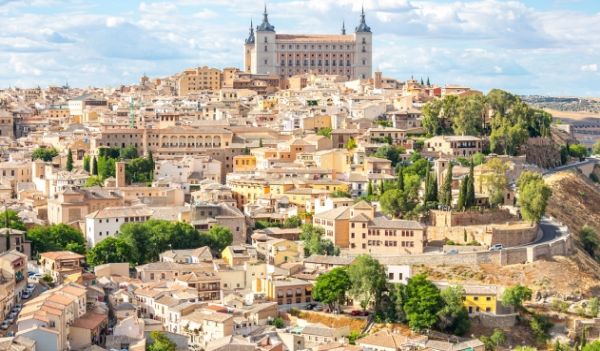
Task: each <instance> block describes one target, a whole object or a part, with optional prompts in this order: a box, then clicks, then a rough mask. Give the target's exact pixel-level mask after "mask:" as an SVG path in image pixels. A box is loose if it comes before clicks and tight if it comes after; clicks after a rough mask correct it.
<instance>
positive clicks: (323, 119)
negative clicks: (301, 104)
mask: <svg viewBox="0 0 600 351" xmlns="http://www.w3.org/2000/svg"><path fill="white" fill-rule="evenodd" d="M301 123H302V126H301V128H302V129H304V130H319V129H321V128H331V116H329V115H319V116H307V117H304V118H302V120H301Z"/></svg>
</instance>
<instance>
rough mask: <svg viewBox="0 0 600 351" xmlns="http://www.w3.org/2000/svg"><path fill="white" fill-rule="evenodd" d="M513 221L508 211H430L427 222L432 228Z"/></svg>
mask: <svg viewBox="0 0 600 351" xmlns="http://www.w3.org/2000/svg"><path fill="white" fill-rule="evenodd" d="M511 219H514V217H513V216H512V215H511V214H510V212H509V211H508V210H490V211H483V212H477V211H466V212H454V211H439V210H432V211H431V214H430V216H429V220H430V222H431V225H432V226H436V227H454V226H471V225H486V224H490V223H503V222H507V221H510V220H511Z"/></svg>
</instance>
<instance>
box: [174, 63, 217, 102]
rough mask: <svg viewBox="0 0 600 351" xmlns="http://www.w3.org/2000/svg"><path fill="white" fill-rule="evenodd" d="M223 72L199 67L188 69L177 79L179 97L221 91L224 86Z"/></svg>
mask: <svg viewBox="0 0 600 351" xmlns="http://www.w3.org/2000/svg"><path fill="white" fill-rule="evenodd" d="M221 77H222V74H221V71H220V70H218V69H216V68H209V67H206V66H204V67H198V68H191V69H186V70H185V71H183V72H182V73H181V74H180V75H179V77H177V85H176V86H177V95H179V96H185V95H188V94H197V93H201V92H205V91H207V90H213V91H214V90H219V89H221V86H222V78H221Z"/></svg>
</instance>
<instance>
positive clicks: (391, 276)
mask: <svg viewBox="0 0 600 351" xmlns="http://www.w3.org/2000/svg"><path fill="white" fill-rule="evenodd" d="M388 279H389V280H394V273H393V272H391V273H388Z"/></svg>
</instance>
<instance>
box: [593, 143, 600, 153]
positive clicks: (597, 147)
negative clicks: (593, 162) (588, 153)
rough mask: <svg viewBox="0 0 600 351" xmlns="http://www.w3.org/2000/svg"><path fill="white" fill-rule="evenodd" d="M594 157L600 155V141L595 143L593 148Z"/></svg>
mask: <svg viewBox="0 0 600 351" xmlns="http://www.w3.org/2000/svg"><path fill="white" fill-rule="evenodd" d="M592 155H600V140H598V141H596V142H595V143H594V146H592Z"/></svg>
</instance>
